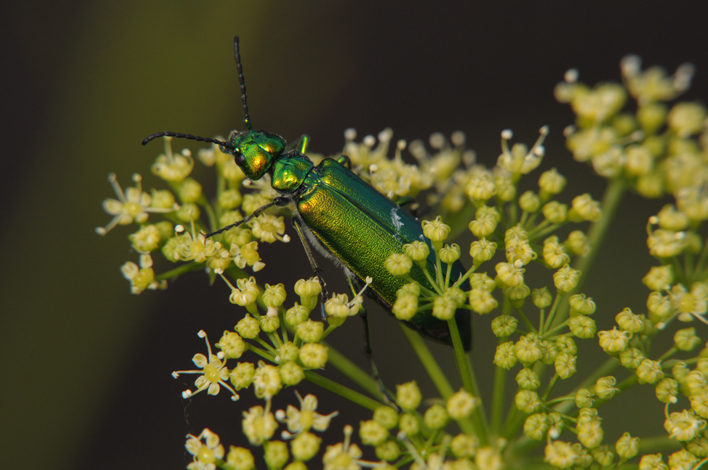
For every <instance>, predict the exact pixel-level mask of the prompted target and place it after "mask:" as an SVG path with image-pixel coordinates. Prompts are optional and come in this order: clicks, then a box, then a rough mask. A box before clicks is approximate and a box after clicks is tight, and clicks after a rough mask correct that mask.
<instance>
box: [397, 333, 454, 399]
mask: <svg viewBox="0 0 708 470" xmlns="http://www.w3.org/2000/svg"><path fill="white" fill-rule="evenodd" d="M398 325H399V326H400V327H401V330H403V334H405V335H406V338H408V341H409V342H410V344H411V346H412V347H413V351H415V353H416V355H417V356H418V360H419V361H420V363H421V364H422V365H423V368H424V369H425V372H427V373H428V376H429V377H430V380H431V381H432V382H433V385H435V388H436V389H437V390H438V393H439V394H440V396H441V397H442V398H443V399H444V400H447V399H448V398H450V395H452V394H453V393H455V392H454V390H453V389H452V385H450V382H449V381H448V380H447V377H445V374H444V373H443V371H442V369H441V368H440V365H438V362H437V361H436V360H435V357H433V355H432V354H431V352H430V349H429V348H428V345H426V344H425V340H423V338H421V336H420V335H419V334H418V333H417V332H416V331H413V330H412V329H411V328H408V327H407V326H405V325H404V324H403V323H402V322H398Z"/></svg>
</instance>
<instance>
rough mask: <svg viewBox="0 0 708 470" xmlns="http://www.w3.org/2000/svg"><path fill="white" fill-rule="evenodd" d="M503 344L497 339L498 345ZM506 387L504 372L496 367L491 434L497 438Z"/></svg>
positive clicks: (502, 414) (502, 413)
mask: <svg viewBox="0 0 708 470" xmlns="http://www.w3.org/2000/svg"><path fill="white" fill-rule="evenodd" d="M503 342H504V339H502V338H499V340H498V341H497V343H498V344H501V343H503ZM505 385H506V370H505V369H503V368H501V367H499V366H497V367H496V368H495V370H494V391H493V392H492V434H493V435H494V436H499V435H500V433H501V427H502V419H503V417H504V388H505Z"/></svg>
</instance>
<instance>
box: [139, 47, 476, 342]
mask: <svg viewBox="0 0 708 470" xmlns="http://www.w3.org/2000/svg"><path fill="white" fill-rule="evenodd" d="M234 57H235V59H236V66H237V69H238V78H239V83H240V85H241V98H242V100H243V109H244V113H245V119H244V122H245V124H246V128H247V130H245V131H233V132H232V133H231V135H230V136H229V139H228V140H227V141H220V140H216V139H210V138H208V137H199V136H194V135H191V134H181V133H178V132H159V133H157V134H153V135H150V136H148V137H146V138H145V139H144V140H143V142H142V143H143V145H145V144H147V143H148V142H150V141H151V140H153V139H156V138H158V137H164V136H169V137H178V138H183V139H190V140H197V141H200V142H211V143H216V144H218V145H219V146H220V148H221V151H222V152H224V153H228V154H231V155H233V156H234V158H235V160H236V163H237V164H238V166H239V167H240V168H241V169H242V170H243V172H244V174H245V175H246V177H247V178H249V179H251V180H254V181H255V180H259V179H260V178H262V177H263V176H264V175H266V174H269V175H270V177H271V185H272V187H273V189H275V190H276V191H277V192H278V193H279V196H278V197H277V198H275V199H274V200H273V202H271V203H270V204H267V205H265V206H263V207H260V208H259V209H257V210H256V211H255V212H254V213H253V214H252V215H251V216H249V217H247V218H246V219H244V220H241V221H239V222H237V223H236V224H234V225H231V226H227V227H224V228H222V229H220V230H218V231H216V232H214V233H212V234H209V235H208V236H212V235H215V234H217V233H220V232H223V231H224V230H227V229H229V228H232V227H233V226H237V225H240V224H242V223H244V222H248V221H249V220H250V219H251V218H253V217H256V216H258V215H260V214H261V213H263V212H264V211H265V210H267V209H268V208H270V207H273V206H281V207H282V206H289V207H290V208H292V211H293V226H294V228H295V230H296V231H297V233H298V235H299V236H300V239H301V240H302V242H303V246H304V247H305V250H306V251H307V254H308V258H309V259H310V263H311V264H312V267H313V269H314V270H315V274H317V275H318V278H319V274H318V271H319V268H317V265H316V264H315V261H314V258H313V256H312V253H311V252H310V250H309V248H308V242H309V243H310V244H311V245H312V246H314V247H315V248H316V249H317V250H318V251H319V252H320V253H322V254H323V255H325V256H326V257H328V258H330V259H332V260H334V261H335V263H336V264H338V265H340V266H342V267H343V269H344V271H345V273H346V274H347V276H348V277H349V278H350V279H351V280H352V281H353V282H354V284H356V285H360V284H363V279H365V278H366V277H367V276H370V277H372V278H373V282H372V283H371V285H370V287H369V289H368V290H367V292H369V293H371V292H372V291H373V294H374V295H373V297H374V298H375V300H377V301H378V302H379V303H380V304H382V305H383V306H384V308H386V309H387V310H388V311H389V312H390V311H391V307H392V305H393V304H394V302H395V301H396V291H397V290H398V289H399V288H401V287H402V286H403V285H404V284H405V283H406V281H405V280H404V279H402V278H399V277H396V276H394V275H392V274H390V273H389V272H388V271H387V270H386V269H385V268H384V261H385V260H386V259H387V258H388V257H389V255H391V254H392V253H401V252H402V247H403V245H405V244H407V243H411V242H413V241H416V240H419V241H424V242H425V243H427V244H428V246H429V248H430V255H429V256H428V259H427V269H428V271H429V272H430V273H431V274H432V276H433V278H435V274H434V270H435V254H434V252H433V247H432V244H431V242H430V240H428V239H427V238H426V237H425V236H424V235H423V229H422V227H421V224H420V221H419V220H417V219H416V218H415V217H413V216H412V215H411V214H409V213H408V212H406V211H405V210H403V209H402V208H401V207H400V206H399V205H398V204H396V203H394V202H393V201H391V200H390V199H388V198H387V197H386V196H384V195H383V194H381V193H379V192H378V191H377V190H376V189H374V188H373V187H372V186H371V185H369V184H367V183H366V182H364V181H363V180H362V179H361V178H359V177H358V176H357V175H355V174H354V173H352V171H351V170H350V169H349V159H348V157H345V156H343V157H340V158H339V159H337V160H334V159H329V158H328V159H325V160H323V161H322V162H321V163H320V164H319V165H315V164H314V163H313V162H312V161H311V160H310V159H309V158H308V157H307V155H306V153H307V147H308V144H309V137H307V136H303V137H302V138H301V139H300V140H299V141H297V142H296V143H295V144H293V145H290V146H287V144H286V141H285V139H283V138H282V137H280V136H279V135H276V134H271V133H269V132H265V131H254V130H253V128H252V127H251V122H250V118H249V115H248V105H247V102H246V85H245V82H244V78H243V67H242V65H241V58H240V54H239V39H238V37H235V38H234ZM442 268H443V272H445V271H446V270H447V265H445V264H444V263H443V265H442ZM464 272H465V269H464V267H463V266H462V264H461V263H460V262H459V261H458V262H455V263H454V264H453V266H452V271H451V277H450V279H457V278H459V277H460V276H461V275H462V274H463V273H464ZM410 276H411V277H412V278H413V279H415V280H416V281H417V282H418V283H419V284H420V285H421V286H424V287H426V288H428V289H430V290H434V289H433V288H432V286H431V285H430V283H429V281H428V280H427V278H426V276H425V273H424V272H423V270H422V269H421V268H420V267H419V266H418V265H417V264H415V263H414V264H413V267H412V269H411V271H410ZM320 283H321V284H322V285H323V287H324V283H322V281H321V278H320ZM462 287H463V288H464V287H465V286H462ZM325 292H326V291H325V290H324V289H323V293H325ZM325 295H326V294H325ZM455 319H456V321H457V325H458V329H459V330H460V336H461V339H462V344H463V346H464V348H465V350H469V349H470V347H471V342H472V338H471V336H472V330H471V319H470V315H469V312H467V311H466V310H464V309H458V310H457V312H456V313H455ZM406 323H407V324H408V325H409V326H411V327H413V328H414V329H416V330H418V331H419V332H420V333H421V334H423V335H424V336H427V337H429V338H432V339H434V340H437V341H440V342H443V343H445V344H452V338H451V336H450V331H449V328H448V325H447V322H446V321H444V320H439V319H437V318H435V317H433V315H432V313H431V310H426V311H420V312H417V313H416V314H415V316H414V317H413V318H411V319H410V320H409V321H407V322H406Z"/></svg>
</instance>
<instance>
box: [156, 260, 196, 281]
mask: <svg viewBox="0 0 708 470" xmlns="http://www.w3.org/2000/svg"><path fill="white" fill-rule="evenodd" d="M202 269H204V265H203V264H199V263H197V262H196V261H192V262H191V263H185V264H183V265H180V266H178V267H176V268H175V269H171V270H169V271H167V272H164V273H162V274H158V275H157V276H155V280H156V281H164V280H167V279H172V278H175V277H178V276H181V275H182V274H186V273H189V272H192V271H199V270H202Z"/></svg>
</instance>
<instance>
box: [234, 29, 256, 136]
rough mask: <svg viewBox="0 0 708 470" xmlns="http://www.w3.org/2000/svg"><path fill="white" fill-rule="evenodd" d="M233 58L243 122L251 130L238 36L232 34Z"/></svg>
mask: <svg viewBox="0 0 708 470" xmlns="http://www.w3.org/2000/svg"><path fill="white" fill-rule="evenodd" d="M234 59H236V68H237V69H238V82H239V83H240V84H241V101H243V113H244V114H245V115H246V117H245V118H244V119H243V122H244V123H245V124H246V127H247V128H248V130H249V131H252V130H253V128H252V127H251V117H250V116H249V115H248V104H247V103H246V82H245V81H244V78H243V65H241V54H240V53H239V51H238V36H234Z"/></svg>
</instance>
